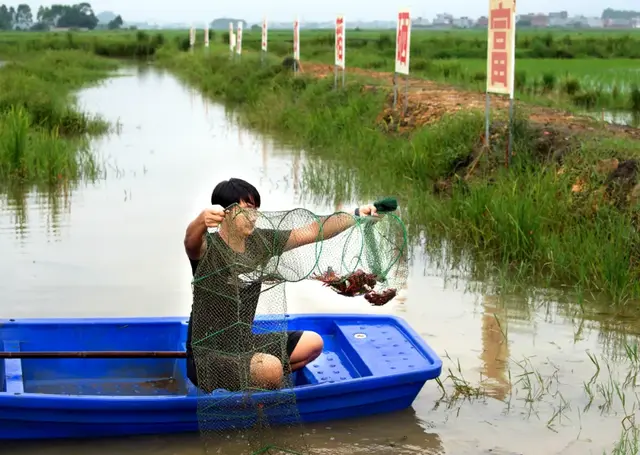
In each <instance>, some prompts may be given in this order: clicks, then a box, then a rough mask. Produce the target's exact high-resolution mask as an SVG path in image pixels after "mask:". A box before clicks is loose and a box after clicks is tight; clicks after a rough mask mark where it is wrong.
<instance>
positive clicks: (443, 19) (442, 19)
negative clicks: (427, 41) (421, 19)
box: [433, 14, 453, 26]
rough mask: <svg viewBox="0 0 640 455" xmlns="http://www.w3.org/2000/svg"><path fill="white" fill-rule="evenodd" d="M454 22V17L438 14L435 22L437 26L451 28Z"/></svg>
mask: <svg viewBox="0 0 640 455" xmlns="http://www.w3.org/2000/svg"><path fill="white" fill-rule="evenodd" d="M452 22H453V16H452V15H451V14H437V15H436V18H435V19H434V20H433V25H435V26H443V25H444V26H449V25H451V24H452Z"/></svg>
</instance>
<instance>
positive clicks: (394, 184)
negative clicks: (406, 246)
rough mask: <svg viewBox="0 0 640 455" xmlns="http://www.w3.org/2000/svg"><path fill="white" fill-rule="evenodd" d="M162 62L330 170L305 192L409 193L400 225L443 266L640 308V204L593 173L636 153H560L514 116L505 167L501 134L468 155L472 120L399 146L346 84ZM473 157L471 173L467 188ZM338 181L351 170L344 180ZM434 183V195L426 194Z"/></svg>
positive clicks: (469, 116) (477, 116) (246, 63)
mask: <svg viewBox="0 0 640 455" xmlns="http://www.w3.org/2000/svg"><path fill="white" fill-rule="evenodd" d="M164 62H165V64H166V65H167V66H169V67H170V68H172V69H173V70H174V71H176V72H177V73H178V74H180V75H181V76H182V77H184V78H185V80H187V81H188V82H190V83H191V84H194V85H196V86H197V87H198V88H199V89H201V90H202V91H203V92H205V93H206V94H208V95H210V96H213V97H217V98H222V99H224V100H225V101H226V102H228V103H230V104H232V105H233V106H236V107H239V108H240V109H241V110H242V118H243V121H244V122H245V123H246V124H247V125H249V126H251V127H255V128H258V129H260V130H263V131H270V132H277V134H278V136H279V137H280V138H282V140H283V141H284V142H287V143H289V144H292V145H294V146H296V147H303V148H305V150H307V151H308V152H309V153H310V154H315V155H316V156H319V157H321V158H322V159H323V160H325V161H327V162H330V163H333V166H335V168H332V171H331V173H330V175H333V176H334V177H333V178H332V179H331V180H335V181H327V177H326V174H325V173H323V172H322V171H319V172H316V174H315V175H316V176H317V178H316V179H315V181H312V182H307V184H309V183H310V186H311V187H313V186H314V185H315V186H316V188H314V189H316V190H318V191H320V192H327V194H336V193H338V194H339V193H345V192H346V189H345V185H350V186H351V188H357V189H358V191H361V192H362V193H364V194H371V195H372V197H373V196H380V195H381V194H385V193H386V194H389V193H391V194H396V195H398V194H406V196H404V197H402V199H403V203H404V205H405V208H406V212H405V214H404V216H405V217H406V218H407V221H408V223H409V225H410V229H412V230H413V234H414V235H420V234H421V233H422V232H423V230H424V231H426V232H428V237H429V244H430V245H431V246H432V247H433V248H442V246H443V245H447V250H448V254H449V256H450V258H453V260H455V259H456V258H457V256H456V255H458V257H459V256H460V255H463V256H464V257H465V258H466V260H467V262H468V263H471V264H473V268H474V272H479V271H481V269H484V272H485V275H495V274H496V271H498V272H499V274H500V273H502V274H503V275H506V276H511V277H515V278H516V279H517V280H520V281H522V282H525V283H527V284H532V283H542V284H544V285H546V286H560V287H561V286H567V285H569V286H573V287H577V288H578V289H581V290H585V292H589V293H594V294H604V295H606V296H607V297H608V298H610V299H612V301H613V302H615V303H617V304H619V305H623V306H624V305H625V304H627V303H630V301H632V300H634V299H637V298H638V297H640V284H639V283H640V281H639V280H638V278H639V271H640V269H639V268H638V261H639V260H640V249H639V246H640V234H638V231H637V228H636V227H637V220H638V206H637V204H636V203H635V202H633V203H630V202H629V201H628V200H627V195H628V193H627V192H625V191H628V189H627V190H624V188H622V187H623V186H624V185H631V186H633V182H634V181H635V180H634V179H635V174H634V175H633V176H632V179H631V181H630V182H627V183H624V184H623V182H618V181H614V182H608V180H607V179H608V174H607V173H606V172H602V171H598V170H597V168H598V166H599V163H600V162H601V160H603V159H605V158H607V159H613V158H616V159H618V160H619V161H621V162H622V161H623V160H625V159H629V158H634V157H638V156H639V154H640V142H639V141H631V140H626V139H621V138H616V137H606V136H601V134H602V133H600V132H598V133H597V134H596V135H588V134H586V133H585V134H582V135H580V136H578V137H574V136H572V137H571V141H568V142H567V143H566V144H565V143H564V142H563V139H562V135H563V134H569V135H573V134H574V133H569V132H553V131H552V132H551V133H553V134H551V136H550V137H556V139H557V142H554V141H555V139H549V140H548V141H549V142H548V143H547V144H545V143H544V142H542V141H545V140H547V139H546V136H545V134H544V132H542V131H539V130H536V129H534V128H533V127H532V126H531V125H529V124H528V122H527V121H526V120H524V118H525V117H526V115H527V113H526V112H521V117H520V118H519V120H518V121H517V124H516V128H515V133H514V134H515V142H514V151H515V156H514V159H513V162H512V163H511V166H510V167H509V169H505V168H504V166H503V165H502V160H503V157H504V150H505V137H506V135H505V134H504V131H497V132H496V133H495V134H496V140H494V141H493V142H494V145H493V148H492V150H490V151H487V152H484V153H482V154H480V153H479V147H480V144H479V138H480V137H481V136H482V133H483V130H484V121H483V113H482V112H476V111H461V112H459V113H457V114H453V115H445V116H444V117H443V118H442V119H441V120H440V121H439V122H437V123H435V124H433V125H432V126H430V127H427V128H420V129H417V130H415V131H412V132H411V133H407V134H399V133H397V132H389V131H387V130H386V127H385V126H384V124H382V122H380V121H379V114H380V111H381V108H382V106H383V105H384V103H385V97H386V94H384V93H383V92H382V91H363V90H362V88H361V86H360V85H358V84H356V83H354V84H351V85H348V86H347V88H346V89H345V90H341V91H335V90H332V83H333V81H332V80H316V79H313V78H311V77H305V76H297V77H292V76H291V75H290V74H289V73H287V72H286V71H284V70H283V69H282V67H281V66H280V65H277V64H275V63H274V64H271V65H268V66H261V65H260V64H259V61H258V59H257V58H252V57H251V56H249V55H247V56H245V57H243V60H242V62H230V61H229V60H228V57H226V56H223V57H221V56H216V55H213V54H211V55H208V56H207V55H204V54H201V55H189V54H181V55H173V56H172V57H167V59H165V60H164ZM532 144H536V145H535V147H534V146H533V145H532ZM472 158H478V162H479V164H478V165H477V168H476V169H475V170H474V172H473V174H474V175H473V176H472V178H470V179H465V178H464V177H465V174H466V173H467V172H469V166H468V164H469V161H470V160H471V159H472ZM464 163H467V165H464ZM349 169H359V170H360V171H359V172H356V173H355V176H354V175H352V174H351V172H350V171H349ZM312 180H313V179H312ZM354 180H355V182H354ZM347 182H350V183H347ZM576 182H580V190H579V191H577V192H576V191H573V188H574V185H576ZM440 183H443V187H444V190H442V191H435V189H437V188H440V187H439V186H438V185H439V184H440ZM322 185H324V186H322ZM621 185H622V186H621ZM319 186H322V187H320V188H318V187H319ZM461 251H462V252H463V253H460V252H461ZM485 277H486V276H485Z"/></svg>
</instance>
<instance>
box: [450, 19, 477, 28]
mask: <svg viewBox="0 0 640 455" xmlns="http://www.w3.org/2000/svg"><path fill="white" fill-rule="evenodd" d="M451 25H453V26H454V27H456V28H471V27H473V20H472V19H471V18H469V17H466V16H465V17H460V18H456V19H453V21H452V23H451Z"/></svg>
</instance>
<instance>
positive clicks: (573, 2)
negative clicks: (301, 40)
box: [0, 0, 640, 25]
mask: <svg viewBox="0 0 640 455" xmlns="http://www.w3.org/2000/svg"><path fill="white" fill-rule="evenodd" d="M23 1H24V0H23ZM79 1H80V0H77V1H75V2H73V3H77V2H79ZM26 2H27V3H29V5H30V6H31V8H32V9H33V10H37V9H38V7H39V6H40V5H50V4H51V3H66V2H64V1H60V0H58V1H56V2H51V3H46V2H31V1H29V0H26ZM0 3H4V2H3V0H0ZM6 3H7V4H8V5H11V3H13V6H17V5H18V3H22V2H11V3H10V2H6ZM69 3H71V2H69ZM89 3H91V5H92V6H93V10H94V11H95V12H96V14H97V13H100V12H102V11H113V12H114V13H116V14H120V15H122V18H123V19H124V20H125V21H131V22H142V21H149V22H161V23H162V22H174V21H175V22H194V25H195V24H197V23H198V22H205V21H211V20H213V19H215V18H217V17H233V18H238V19H244V20H246V21H248V22H251V23H257V22H261V21H262V17H263V16H264V15H266V16H267V17H268V20H269V21H273V22H286V21H288V20H291V21H293V19H294V18H295V16H296V15H298V17H299V19H300V21H301V22H302V23H304V22H305V21H331V20H334V18H335V16H337V15H340V14H342V15H344V16H345V19H346V20H347V21H349V20H350V19H351V20H353V21H356V20H363V21H371V20H390V21H395V18H396V15H397V12H398V10H399V9H402V8H409V10H410V11H411V15H412V16H413V17H420V16H422V17H426V18H427V19H432V18H433V17H435V15H436V14H438V13H450V14H453V15H454V16H456V17H460V16H469V17H479V16H483V15H487V10H488V8H489V7H488V4H489V2H488V0H484V1H474V0H447V1H446V2H443V3H439V2H434V1H424V0H422V1H417V0H386V1H379V2H377V1H375V0H374V1H372V0H323V1H317V0H314V1H312V0H305V1H297V2H296V1H292V0H268V1H262V0H235V1H215V0H214V1H212V0H181V1H175V0H94V1H89ZM434 3H435V4H436V5H437V6H435V5H434ZM374 5H375V6H374ZM605 8H614V9H626V10H633V9H634V8H635V9H636V10H640V1H639V0H606V1H602V0H587V1H585V0H518V2H517V13H518V14H525V13H536V12H551V11H562V10H566V11H568V12H569V14H570V15H576V14H582V15H585V16H600V15H601V14H602V10H603V9H605Z"/></svg>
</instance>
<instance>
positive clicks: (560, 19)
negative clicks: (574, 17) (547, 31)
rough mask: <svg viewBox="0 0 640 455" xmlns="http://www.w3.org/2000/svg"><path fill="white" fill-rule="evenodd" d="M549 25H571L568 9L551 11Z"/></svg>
mask: <svg viewBox="0 0 640 455" xmlns="http://www.w3.org/2000/svg"><path fill="white" fill-rule="evenodd" d="M548 20H549V25H548V26H549V27H566V26H567V25H569V14H568V13H567V12H566V11H561V12H559V13H549V19H548Z"/></svg>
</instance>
